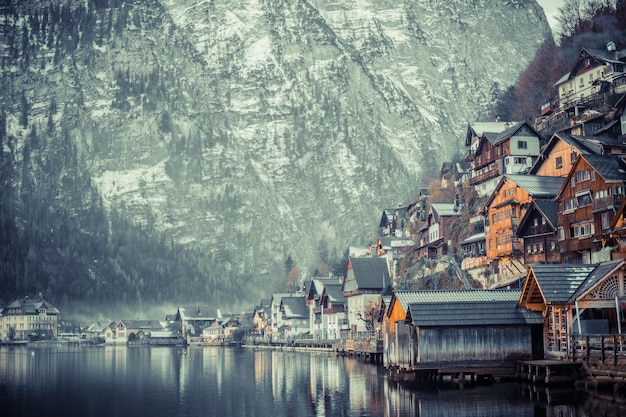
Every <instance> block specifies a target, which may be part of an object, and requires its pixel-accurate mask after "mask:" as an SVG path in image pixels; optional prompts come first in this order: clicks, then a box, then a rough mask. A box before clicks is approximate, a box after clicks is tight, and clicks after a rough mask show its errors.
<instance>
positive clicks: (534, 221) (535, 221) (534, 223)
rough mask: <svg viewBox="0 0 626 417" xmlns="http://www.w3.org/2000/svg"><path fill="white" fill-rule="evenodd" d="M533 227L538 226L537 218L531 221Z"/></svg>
mask: <svg viewBox="0 0 626 417" xmlns="http://www.w3.org/2000/svg"><path fill="white" fill-rule="evenodd" d="M533 226H535V227H537V226H539V219H537V218H534V219H533Z"/></svg>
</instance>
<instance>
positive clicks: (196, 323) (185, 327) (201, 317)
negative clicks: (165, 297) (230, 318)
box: [176, 305, 222, 343]
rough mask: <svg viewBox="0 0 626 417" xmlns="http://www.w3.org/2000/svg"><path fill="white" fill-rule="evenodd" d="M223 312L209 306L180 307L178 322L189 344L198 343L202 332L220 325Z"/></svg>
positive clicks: (177, 312) (177, 313) (177, 314)
mask: <svg viewBox="0 0 626 417" xmlns="http://www.w3.org/2000/svg"><path fill="white" fill-rule="evenodd" d="M221 319H222V312H221V311H220V310H219V309H215V308H210V307H207V306H199V305H197V306H191V307H179V308H178V310H177V311H176V322H177V323H178V325H179V328H180V332H181V333H180V334H181V335H182V336H183V337H185V338H187V342H188V343H191V342H198V341H199V340H200V337H201V336H202V331H203V330H204V329H205V328H207V327H211V326H213V325H214V324H215V323H219V321H220V320H221Z"/></svg>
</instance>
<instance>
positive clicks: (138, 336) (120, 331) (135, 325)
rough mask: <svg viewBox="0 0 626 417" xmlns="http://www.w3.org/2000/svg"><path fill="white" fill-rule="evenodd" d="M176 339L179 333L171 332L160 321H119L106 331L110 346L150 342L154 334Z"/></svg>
mask: <svg viewBox="0 0 626 417" xmlns="http://www.w3.org/2000/svg"><path fill="white" fill-rule="evenodd" d="M166 332H167V333H168V336H167V337H174V338H175V337H176V336H177V335H176V333H177V332H173V334H172V331H171V330H169V329H168V328H167V326H166V323H162V322H160V321H158V320H119V321H117V322H112V323H111V324H109V326H107V327H106V328H105V329H104V334H103V335H102V337H104V339H105V342H106V343H110V344H126V343H128V342H148V339H150V338H151V337H152V333H158V336H159V337H164V335H165V333H166Z"/></svg>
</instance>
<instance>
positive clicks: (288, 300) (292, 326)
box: [278, 295, 310, 338]
mask: <svg viewBox="0 0 626 417" xmlns="http://www.w3.org/2000/svg"><path fill="white" fill-rule="evenodd" d="M279 314H280V316H281V325H280V327H279V328H278V333H279V335H280V336H281V338H289V337H295V336H299V335H303V334H305V333H308V332H309V330H310V321H309V320H310V319H309V309H308V308H307V305H306V299H305V298H304V297H303V296H302V295H289V296H287V297H282V298H281V300H280V313H279Z"/></svg>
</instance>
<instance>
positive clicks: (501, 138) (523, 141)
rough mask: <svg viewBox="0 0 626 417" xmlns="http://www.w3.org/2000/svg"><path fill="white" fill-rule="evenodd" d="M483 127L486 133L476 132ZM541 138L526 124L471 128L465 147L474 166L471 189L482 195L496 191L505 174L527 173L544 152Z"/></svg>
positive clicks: (488, 125)
mask: <svg viewBox="0 0 626 417" xmlns="http://www.w3.org/2000/svg"><path fill="white" fill-rule="evenodd" d="M478 126H480V127H481V128H482V129H490V130H482V131H481V132H482V133H479V131H477V130H476V129H477V128H479V127H478ZM541 140H542V138H541V135H539V133H537V131H536V130H535V129H534V128H533V127H532V126H530V125H529V124H528V123H526V122H522V123H515V124H512V125H511V124H508V123H500V122H498V123H489V124H481V125H479V124H474V125H468V129H467V133H466V138H465V145H466V146H467V147H469V155H468V157H467V158H468V159H469V160H470V161H471V165H472V176H471V178H470V180H469V184H470V186H472V187H474V189H475V190H476V192H477V193H478V195H481V196H487V195H489V194H491V193H492V192H493V190H494V189H495V186H496V185H497V183H498V181H499V179H500V177H501V176H502V175H504V174H523V173H526V172H527V171H528V170H529V169H530V167H532V165H533V164H534V163H535V160H536V158H537V157H538V156H539V153H540V145H541Z"/></svg>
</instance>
